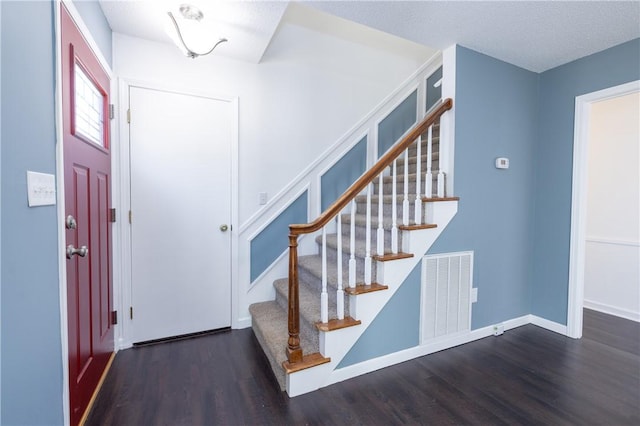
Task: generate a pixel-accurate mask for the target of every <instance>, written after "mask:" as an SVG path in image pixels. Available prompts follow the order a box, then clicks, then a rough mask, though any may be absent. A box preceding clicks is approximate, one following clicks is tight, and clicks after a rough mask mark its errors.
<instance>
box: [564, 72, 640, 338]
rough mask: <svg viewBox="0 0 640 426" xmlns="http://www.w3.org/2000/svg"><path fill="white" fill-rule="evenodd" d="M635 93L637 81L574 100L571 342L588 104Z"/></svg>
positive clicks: (576, 329)
mask: <svg viewBox="0 0 640 426" xmlns="http://www.w3.org/2000/svg"><path fill="white" fill-rule="evenodd" d="M638 91H640V80H636V81H632V82H629V83H626V84H621V85H619V86H614V87H610V88H607V89H603V90H599V91H597V92H592V93H587V94H585V95H581V96H577V97H576V103H575V123H574V133H573V134H574V138H573V176H572V182H573V184H572V189H571V235H570V240H569V244H570V248H569V297H568V306H567V336H569V337H572V338H574V339H579V338H581V337H582V309H583V304H584V270H585V241H586V230H587V180H588V179H587V177H588V174H587V166H588V152H589V149H588V148H589V119H590V111H591V104H592V103H594V102H598V101H603V100H605V99H611V98H615V97H618V96H624V95H627V94H629V93H634V92H638Z"/></svg>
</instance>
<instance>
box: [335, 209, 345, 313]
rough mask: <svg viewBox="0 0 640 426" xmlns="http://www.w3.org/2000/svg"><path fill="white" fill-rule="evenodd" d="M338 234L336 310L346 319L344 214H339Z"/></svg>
mask: <svg viewBox="0 0 640 426" xmlns="http://www.w3.org/2000/svg"><path fill="white" fill-rule="evenodd" d="M337 233H338V234H337V235H338V261H337V262H336V263H337V265H338V268H337V271H336V272H337V273H338V290H337V291H336V311H337V314H338V319H339V320H341V319H344V290H343V289H342V215H341V214H340V213H339V214H338V225H337Z"/></svg>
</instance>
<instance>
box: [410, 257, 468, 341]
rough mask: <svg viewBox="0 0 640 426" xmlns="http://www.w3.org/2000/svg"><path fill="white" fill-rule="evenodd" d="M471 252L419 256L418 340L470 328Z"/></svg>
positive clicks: (426, 339) (425, 339)
mask: <svg viewBox="0 0 640 426" xmlns="http://www.w3.org/2000/svg"><path fill="white" fill-rule="evenodd" d="M472 277H473V252H459V253H447V254H438V255H430V256H425V257H424V258H423V260H422V300H421V321H420V326H421V327H420V328H421V330H420V336H421V341H422V342H425V341H428V340H430V339H434V338H437V337H441V336H445V335H448V334H453V333H458V332H460V331H465V330H469V329H470V326H471V281H472Z"/></svg>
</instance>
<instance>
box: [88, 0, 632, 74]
mask: <svg viewBox="0 0 640 426" xmlns="http://www.w3.org/2000/svg"><path fill="white" fill-rule="evenodd" d="M184 2H186V0H183V1H174V0H146V1H114V0H100V4H101V6H102V9H103V11H104V13H105V15H106V17H107V20H108V21H109V24H110V25H111V28H112V29H113V31H115V32H119V33H123V34H128V35H132V36H136V37H141V38H145V39H149V40H155V41H160V42H167V43H169V42H170V39H169V37H168V36H167V35H166V33H165V31H164V27H165V24H166V22H167V19H168V18H167V15H166V12H167V11H168V10H173V11H177V7H178V6H179V5H180V4H181V3H184ZM190 3H192V4H195V5H197V6H198V7H199V8H201V9H202V11H203V12H204V14H205V19H206V20H207V21H208V25H209V26H210V27H211V28H212V29H213V31H214V34H215V35H216V36H217V37H226V38H228V39H229V42H228V43H224V44H222V45H220V46H219V47H218V49H217V50H216V54H218V55H221V56H227V57H231V58H235V59H240V60H244V61H249V62H254V63H258V62H259V61H260V59H261V58H262V56H263V54H264V52H265V50H266V49H267V48H268V46H269V42H270V40H271V38H272V37H273V35H274V34H275V31H276V30H277V28H278V24H279V23H280V21H281V19H282V17H283V14H284V12H285V9H286V8H287V5H288V2H287V1H230V0H224V1H223V0H193V1H190ZM304 3H305V4H307V5H310V6H312V7H314V8H316V9H319V10H322V11H325V12H328V13H330V14H333V15H336V16H339V17H341V18H345V19H347V20H350V21H354V22H358V23H360V24H363V25H366V26H369V27H372V28H375V29H378V30H381V31H384V32H387V33H390V34H393V35H396V36H399V37H402V38H405V39H408V40H412V41H414V42H417V43H420V44H423V45H426V46H429V47H432V48H436V49H443V48H446V47H448V46H451V45H452V44H455V43H457V44H461V45H463V46H466V47H469V48H471V49H474V50H477V51H479V52H482V53H485V54H487V55H490V56H493V57H495V58H498V59H501V60H503V61H506V62H510V63H512V64H514V65H517V66H520V67H523V68H526V69H528V70H531V71H536V72H541V71H545V70H547V69H550V68H553V67H556V66H558V65H562V64H564V63H567V62H570V61H572V60H574V59H578V58H581V57H584V56H587V55H590V54H592V53H595V52H598V51H600V50H604V49H606V48H609V47H611V46H614V45H616V44H620V43H623V42H625V41H628V40H631V39H634V38H638V37H640V1H626V2H622V1H492V2H488V1H310V2H307V1H305V2H304Z"/></svg>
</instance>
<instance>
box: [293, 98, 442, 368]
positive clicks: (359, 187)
mask: <svg viewBox="0 0 640 426" xmlns="http://www.w3.org/2000/svg"><path fill="white" fill-rule="evenodd" d="M452 107H453V101H452V100H451V99H450V98H447V99H445V100H442V101H440V103H438V104H437V105H436V106H434V107H433V108H432V109H431V110H430V112H429V113H428V114H427V116H426V117H425V118H424V119H423V120H422V121H421V122H420V123H419V124H418V125H417V126H415V127H414V128H413V130H411V131H410V132H409V133H408V134H407V135H406V136H405V137H404V138H402V140H401V141H400V142H399V143H398V144H396V145H395V146H394V147H393V148H392V149H391V150H389V151H388V152H387V153H386V154H385V155H383V156H382V157H381V158H380V159H379V160H378V161H377V162H376V164H374V165H373V167H371V168H370V169H369V170H368V171H367V172H366V173H365V174H363V175H362V176H361V177H360V178H359V179H358V180H357V181H355V182H354V183H353V185H351V186H350V187H349V188H348V189H347V190H346V191H345V192H344V194H342V195H341V196H340V198H338V199H337V200H336V201H335V202H334V203H333V204H331V205H330V206H329V207H328V208H327V209H326V210H325V211H324V212H322V214H321V215H320V216H319V217H318V218H317V219H316V220H314V221H313V222H311V223H306V224H292V225H289V306H288V308H289V309H288V312H289V317H288V328H289V330H288V331H289V339H288V340H287V350H286V352H287V359H288V362H289V364H295V363H298V362H302V361H303V354H302V348H301V347H300V300H299V292H298V236H299V235H303V234H310V233H312V232H315V231H317V230H319V229H321V228H322V227H323V226H325V225H326V224H328V223H329V221H330V220H332V219H333V218H334V217H336V216H337V215H338V214H339V213H340V212H341V211H342V210H343V209H344V208H345V207H346V206H347V205H348V204H349V203H350V202H351V200H353V199H354V198H355V197H356V196H357V195H358V194H359V193H361V192H362V191H363V190H364V189H365V188H366V187H367V185H369V184H370V183H371V182H373V180H374V179H375V178H376V177H377V176H378V175H380V173H382V172H383V171H384V169H385V168H387V167H388V166H390V165H391V164H392V163H393V161H394V160H395V159H396V158H398V157H399V156H400V154H402V153H403V152H404V151H405V150H406V149H407V148H409V146H410V145H411V144H412V143H413V142H414V141H415V140H416V139H417V138H418V136H420V135H421V134H423V133H424V132H425V131H426V130H427V129H428V128H429V126H431V125H432V124H434V123H435V122H436V121H437V120H438V119H439V118H440V116H442V114H444V113H445V112H446V111H448V110H450V109H451V108H452Z"/></svg>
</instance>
